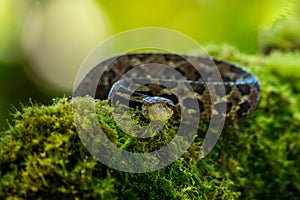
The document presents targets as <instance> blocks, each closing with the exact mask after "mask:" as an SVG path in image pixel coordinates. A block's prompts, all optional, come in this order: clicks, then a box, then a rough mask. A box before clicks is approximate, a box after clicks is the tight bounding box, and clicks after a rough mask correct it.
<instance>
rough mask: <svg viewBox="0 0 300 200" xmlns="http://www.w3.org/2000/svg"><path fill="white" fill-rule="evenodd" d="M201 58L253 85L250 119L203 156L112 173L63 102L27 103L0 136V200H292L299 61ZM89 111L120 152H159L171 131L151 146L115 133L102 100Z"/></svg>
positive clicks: (223, 52) (299, 188)
mask: <svg viewBox="0 0 300 200" xmlns="http://www.w3.org/2000/svg"><path fill="white" fill-rule="evenodd" d="M207 49H208V51H209V52H210V54H211V55H213V56H215V57H217V58H220V59H225V60H228V61H231V62H234V63H237V64H239V65H241V66H243V67H245V68H246V69H248V70H250V71H252V72H253V73H254V74H256V75H257V76H258V78H259V79H260V81H261V85H262V92H261V93H262V100H261V103H260V106H259V109H258V110H257V112H256V113H255V114H254V115H252V116H250V117H249V118H247V119H245V120H243V121H240V122H238V125H237V126H236V125H233V124H228V125H227V126H226V127H225V128H224V130H223V133H222V136H221V137H220V139H219V141H218V143H217V145H216V146H215V147H214V149H213V151H212V152H210V153H209V154H208V156H206V157H205V158H203V159H200V158H198V157H197V155H198V151H197V150H198V149H199V148H198V147H199V146H198V145H199V143H201V141H202V139H201V137H199V138H196V139H195V142H194V143H193V144H192V145H191V146H190V148H189V150H188V151H187V152H186V153H185V154H184V155H183V156H182V157H181V158H179V159H178V160H176V161H175V162H174V163H173V164H171V165H169V166H168V167H165V168H163V169H160V170H157V171H155V172H151V173H144V174H132V173H125V172H120V171H117V170H114V169H111V168H108V167H106V166H105V165H103V164H101V163H100V162H98V161H97V160H96V159H95V158H94V157H93V156H91V155H90V153H89V152H88V151H87V150H86V148H85V147H84V145H83V144H82V142H81V140H80V138H79V137H78V134H77V132H76V129H75V124H74V120H73V112H72V103H73V101H72V100H67V99H66V98H59V99H56V100H54V103H53V105H51V106H42V105H37V104H33V103H32V104H31V105H29V106H26V107H25V106H24V107H23V108H22V110H15V111H14V112H13V118H14V120H13V121H12V122H10V126H9V129H8V130H6V131H4V132H2V133H0V158H1V159H0V176H1V179H0V199H4V198H7V199H53V198H57V199H96V198H98V199H238V198H242V199H288V198H289V199H297V197H299V196H300V174H299V169H300V156H299V155H300V134H299V130H300V95H299V94H300V93H299V92H300V83H298V82H297V81H296V80H297V78H299V74H300V73H299V72H300V65H298V64H299V63H298V64H297V61H298V60H299V59H300V55H299V53H289V54H284V53H278V52H277V53H274V54H272V55H270V56H268V57H264V56H250V55H244V54H241V53H240V52H238V51H237V50H235V49H234V48H232V47H229V46H225V47H220V46H213V45H211V46H208V47H207ZM285 56H288V57H289V59H288V60H287V61H286V62H285V61H284V59H283V58H284V57H285ZM95 105H96V106H95V108H96V111H97V118H98V120H99V123H100V124H101V126H102V128H103V129H104V130H105V132H107V135H108V137H109V138H110V140H111V141H113V142H114V143H115V144H116V145H117V146H119V147H120V148H123V149H127V150H131V151H139V152H140V151H141V152H144V151H149V150H153V149H157V148H160V147H161V146H163V145H165V144H166V143H168V142H169V141H170V138H172V137H173V135H172V131H173V132H174V130H176V128H174V127H172V126H173V125H172V124H167V126H168V129H167V130H166V131H165V132H162V134H159V135H158V136H156V138H155V139H152V140H151V139H150V140H149V141H147V142H145V141H141V140H138V139H135V138H133V137H129V136H128V135H126V134H123V133H122V132H121V131H120V129H119V128H118V127H117V126H116V124H115V122H114V121H113V120H112V119H111V108H110V107H109V106H108V104H107V101H96V104H95ZM134 119H135V120H138V119H139V116H136V117H135V118H134ZM203 130H205V125H203ZM166 133H169V134H166ZM174 133H175V132H174ZM199 135H201V133H199Z"/></svg>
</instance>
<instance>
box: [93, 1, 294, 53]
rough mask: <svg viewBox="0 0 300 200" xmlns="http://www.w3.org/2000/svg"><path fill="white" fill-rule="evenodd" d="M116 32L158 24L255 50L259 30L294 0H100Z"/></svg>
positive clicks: (198, 38) (197, 37)
mask: <svg viewBox="0 0 300 200" xmlns="http://www.w3.org/2000/svg"><path fill="white" fill-rule="evenodd" d="M98 2H99V5H100V6H101V8H103V9H104V11H106V13H107V14H108V16H109V18H110V20H111V22H112V26H113V28H114V30H115V32H120V31H125V30H128V29H132V28H137V27H145V26H155V27H156V26H158V27H164V28H170V29H174V30H177V31H180V32H182V33H184V34H186V35H188V36H189V37H191V38H193V39H195V40H196V41H197V42H199V43H200V44H203V43H212V42H213V43H229V44H232V45H234V46H236V47H238V48H239V49H240V50H242V51H247V52H256V50H257V30H258V29H259V28H260V27H262V26H266V25H270V24H272V23H273V22H274V21H275V20H276V19H277V18H278V17H279V16H281V15H283V14H284V13H285V12H286V10H287V8H290V7H291V6H292V5H293V4H291V3H292V2H294V0H289V1H286V0H265V1H260V0H252V1H239V0H229V1H221V0H210V1H207V0H192V1H190V0H165V1H159V0H154V1H139V0H132V1H119V0H101V1H98Z"/></svg>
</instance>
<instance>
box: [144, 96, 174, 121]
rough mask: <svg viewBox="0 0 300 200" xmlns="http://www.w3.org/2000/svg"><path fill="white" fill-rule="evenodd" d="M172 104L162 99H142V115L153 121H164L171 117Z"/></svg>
mask: <svg viewBox="0 0 300 200" xmlns="http://www.w3.org/2000/svg"><path fill="white" fill-rule="evenodd" d="M173 110H174V103H173V102H172V101H171V100H169V99H167V98H164V97H145V98H143V106H142V112H143V115H144V116H145V117H146V118H148V119H150V120H154V121H166V120H168V119H170V118H171V117H172V116H173Z"/></svg>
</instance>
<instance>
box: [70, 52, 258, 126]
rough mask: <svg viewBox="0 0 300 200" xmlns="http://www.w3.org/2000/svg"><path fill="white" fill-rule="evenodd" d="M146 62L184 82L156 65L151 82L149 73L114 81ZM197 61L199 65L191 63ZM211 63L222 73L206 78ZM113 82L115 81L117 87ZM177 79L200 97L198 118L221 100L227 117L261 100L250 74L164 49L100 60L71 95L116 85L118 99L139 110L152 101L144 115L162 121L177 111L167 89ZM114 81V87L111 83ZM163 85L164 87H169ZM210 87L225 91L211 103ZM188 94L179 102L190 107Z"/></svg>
mask: <svg viewBox="0 0 300 200" xmlns="http://www.w3.org/2000/svg"><path fill="white" fill-rule="evenodd" d="M145 64H152V65H153V64H155V65H166V66H169V67H171V68H172V69H174V70H176V71H177V72H179V73H180V74H181V75H182V76H184V77H185V78H186V81H184V82H182V81H179V80H178V79H177V78H176V77H172V75H170V74H166V72H164V71H163V70H161V71H160V70H159V68H157V69H156V71H154V72H153V71H152V73H156V74H159V75H160V78H159V79H155V81H154V82H155V83H152V82H151V81H150V83H149V82H147V84H143V83H145V79H147V80H152V79H153V77H152V76H151V75H147V76H146V77H145V76H144V77H143V78H140V77H138V74H137V75H136V77H132V78H131V79H129V80H127V81H125V82H124V81H123V82H122V81H118V80H119V79H120V78H121V77H122V75H124V74H125V73H126V72H128V71H129V70H131V69H133V68H135V67H137V66H142V65H145ZM195 65H197V67H194V66H195ZM213 66H217V69H218V71H219V74H220V75H221V81H218V82H215V81H210V76H211V77H213V76H214V75H213V73H212V72H211V71H210V70H211V69H212V68H213ZM196 68H197V69H198V71H197V69H196ZM199 69H200V70H199ZM199 71H200V72H201V74H200V73H199ZM102 73H103V74H102ZM101 74H102V76H101V78H100V75H101ZM203 74H204V76H203V77H206V79H205V78H203V77H202V75H203ZM92 79H93V80H95V79H97V88H96V90H95V86H93V87H92V86H91V84H92V82H93V81H91V80H92ZM153 80H154V79H153ZM139 81H140V82H141V83H140V84H142V85H143V86H141V87H140V88H139V89H138V90H137V91H131V88H130V85H131V83H137V82H139ZM115 83H117V86H116V84H115ZM160 83H161V84H160ZM181 83H188V84H189V85H190V86H191V88H192V89H193V94H194V96H195V97H196V98H197V100H198V105H199V110H200V118H201V119H203V120H208V119H210V118H211V115H218V114H222V113H220V112H219V111H218V108H219V106H224V105H225V106H226V110H225V112H224V113H223V114H222V115H225V117H226V120H228V121H231V120H237V119H241V118H244V117H246V116H248V115H250V114H252V113H253V112H254V111H255V110H256V108H257V106H258V103H259V100H260V84H259V81H258V79H257V78H256V77H255V76H254V75H253V74H251V73H249V72H247V71H245V70H243V69H241V68H239V67H237V66H235V65H233V64H230V63H227V62H224V61H220V60H217V59H214V58H210V57H198V56H185V55H177V54H168V53H135V54H127V55H121V56H116V57H113V58H110V59H107V60H105V61H103V62H101V63H99V64H98V65H97V66H96V67H95V68H94V69H92V70H91V71H90V72H89V73H88V74H87V75H86V76H85V77H84V78H83V80H82V82H81V83H80V84H79V86H78V87H77V89H76V90H75V92H74V94H73V95H75V96H77V95H76V94H81V95H82V94H83V93H84V94H88V95H91V96H93V97H95V98H100V99H107V98H110V97H111V95H112V93H113V92H112V91H111V88H112V87H113V88H116V87H118V88H119V90H118V92H115V93H114V95H115V96H116V97H118V98H115V99H117V100H118V101H121V102H122V100H124V101H126V100H127V101H128V100H129V99H130V101H129V106H130V107H139V109H141V110H143V109H144V108H145V107H146V110H147V108H148V107H151V106H152V105H156V107H154V109H150V110H147V111H146V112H147V114H146V115H147V116H148V118H150V119H154V120H155V119H158V120H165V119H168V118H170V117H172V115H173V112H174V113H175V114H174V115H175V116H176V115H177V114H176V113H179V114H180V111H179V110H180V109H179V107H180V102H178V99H177V98H176V97H175V96H174V94H172V93H171V92H170V88H169V87H171V89H172V88H175V89H181V87H183V86H182V84H181ZM114 84H115V86H113V85H114ZM162 85H163V86H162ZM166 85H167V86H168V87H167V88H166ZM208 87H213V88H214V89H215V91H218V88H219V87H223V88H224V89H223V91H224V92H225V93H224V94H223V95H220V94H216V95H215V97H216V98H215V99H216V100H215V101H214V103H213V105H214V106H212V105H211V102H212V101H211V99H210V96H211V94H210V92H209V91H210V90H209V89H208ZM92 88H94V89H92ZM120 88H121V89H120ZM83 91H84V92H83ZM189 98H190V97H189V96H186V97H183V101H185V102H187V104H184V105H183V106H186V107H187V109H191V110H192V109H193V108H192V107H191V108H188V102H189ZM114 103H116V102H114ZM145 105H146V106H145ZM181 106H182V105H181ZM169 107H171V108H169ZM159 112H167V114H162V115H160V113H159ZM168 112H170V113H168ZM160 118H161V119H160Z"/></svg>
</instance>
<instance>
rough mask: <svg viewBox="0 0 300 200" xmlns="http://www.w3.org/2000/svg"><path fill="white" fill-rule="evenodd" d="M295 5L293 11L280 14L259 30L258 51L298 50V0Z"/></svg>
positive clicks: (299, 16)
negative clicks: (269, 24)
mask: <svg viewBox="0 0 300 200" xmlns="http://www.w3.org/2000/svg"><path fill="white" fill-rule="evenodd" d="M295 5H296V7H295V8H294V12H291V13H289V14H287V15H284V16H282V17H281V18H280V19H278V20H277V21H276V22H275V23H274V24H273V25H272V26H271V27H268V28H264V29H262V30H260V32H259V38H258V39H259V50H260V52H262V53H264V54H269V53H271V52H272V51H274V50H281V51H299V50H300V1H297V4H295Z"/></svg>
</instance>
